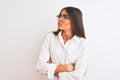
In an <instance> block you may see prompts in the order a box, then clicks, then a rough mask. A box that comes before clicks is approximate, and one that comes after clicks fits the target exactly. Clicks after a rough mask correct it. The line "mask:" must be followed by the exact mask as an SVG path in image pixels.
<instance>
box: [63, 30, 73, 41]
mask: <svg viewBox="0 0 120 80" xmlns="http://www.w3.org/2000/svg"><path fill="white" fill-rule="evenodd" d="M62 37H63V39H64V40H65V41H67V40H69V39H71V38H72V37H73V34H72V32H71V31H63V33H62Z"/></svg>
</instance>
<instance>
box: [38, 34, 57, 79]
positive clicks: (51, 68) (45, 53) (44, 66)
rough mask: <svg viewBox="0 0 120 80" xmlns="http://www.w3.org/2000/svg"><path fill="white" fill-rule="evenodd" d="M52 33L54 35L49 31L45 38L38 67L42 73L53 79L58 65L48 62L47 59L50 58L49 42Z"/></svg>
mask: <svg viewBox="0 0 120 80" xmlns="http://www.w3.org/2000/svg"><path fill="white" fill-rule="evenodd" d="M52 35H53V34H52V33H49V34H48V35H47V36H46V38H45V40H44V41H43V44H42V47H41V50H40V53H39V59H38V62H37V64H36V69H37V70H38V71H39V72H40V73H42V74H46V75H47V76H48V78H49V79H53V77H54V72H55V69H56V67H57V65H56V64H54V63H51V64H49V63H47V61H48V60H49V59H50V51H49V43H50V39H51V36H52Z"/></svg>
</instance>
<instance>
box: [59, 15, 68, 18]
mask: <svg viewBox="0 0 120 80" xmlns="http://www.w3.org/2000/svg"><path fill="white" fill-rule="evenodd" d="M57 18H58V19H60V18H61V19H70V18H69V16H68V15H57Z"/></svg>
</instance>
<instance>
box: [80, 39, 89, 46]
mask: <svg viewBox="0 0 120 80" xmlns="http://www.w3.org/2000/svg"><path fill="white" fill-rule="evenodd" d="M78 43H79V45H80V46H84V47H88V46H89V42H88V40H87V39H85V38H82V37H79V38H78Z"/></svg>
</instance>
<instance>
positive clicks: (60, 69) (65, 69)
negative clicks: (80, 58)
mask: <svg viewBox="0 0 120 80" xmlns="http://www.w3.org/2000/svg"><path fill="white" fill-rule="evenodd" d="M47 63H49V64H51V63H52V61H51V60H48V61H47ZM74 69H75V65H74V64H64V65H58V66H57V67H56V70H55V75H58V73H60V72H71V71H73V70H74Z"/></svg>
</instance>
